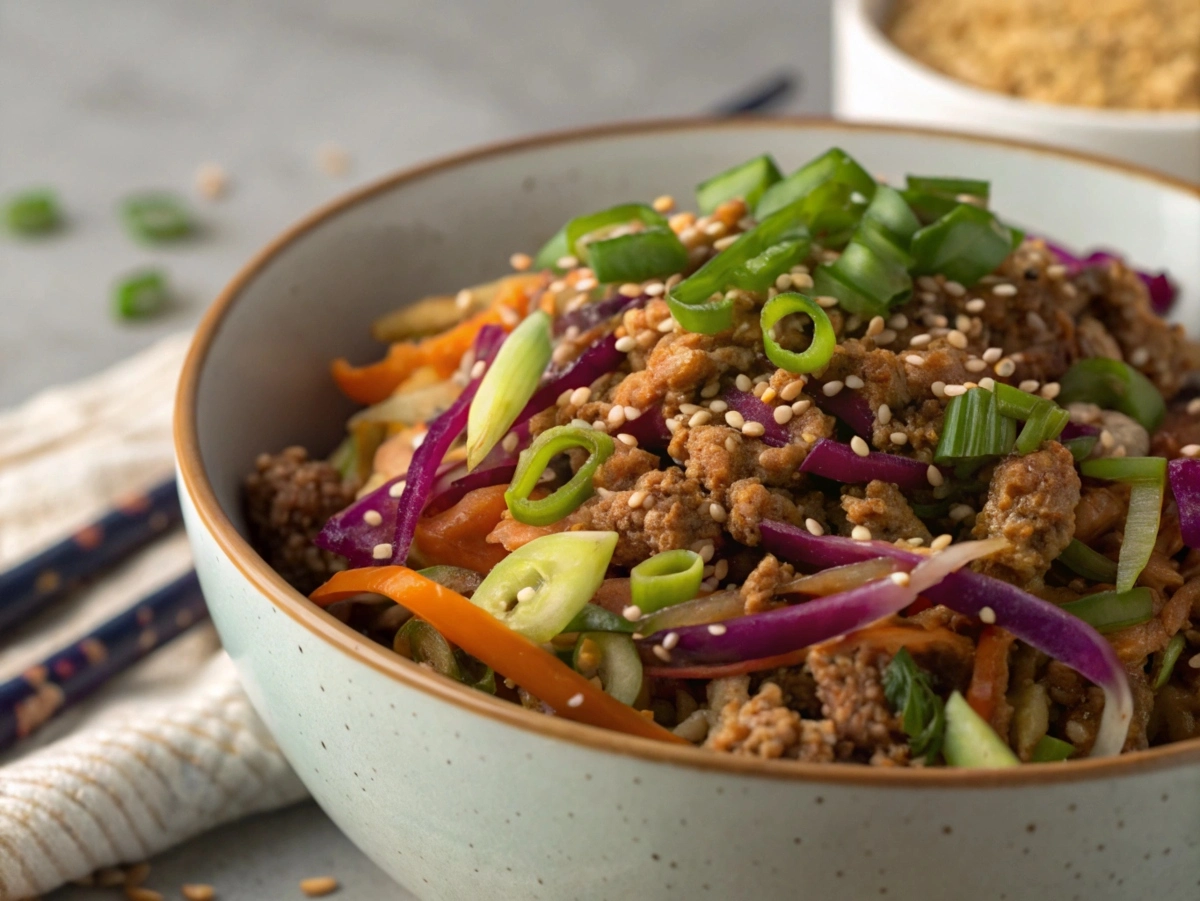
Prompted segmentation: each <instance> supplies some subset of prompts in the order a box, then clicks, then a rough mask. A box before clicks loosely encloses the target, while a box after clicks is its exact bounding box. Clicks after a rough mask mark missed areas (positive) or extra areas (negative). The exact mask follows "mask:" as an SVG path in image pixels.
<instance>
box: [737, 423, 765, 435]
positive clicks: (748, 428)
mask: <svg viewBox="0 0 1200 901" xmlns="http://www.w3.org/2000/svg"><path fill="white" fill-rule="evenodd" d="M766 432H767V427H766V426H765V425H763V424H762V423H761V422H748V423H746V424H745V425H744V426H742V434H743V435H746V436H748V437H750V438H761V437H762V436H763V435H765V434H766Z"/></svg>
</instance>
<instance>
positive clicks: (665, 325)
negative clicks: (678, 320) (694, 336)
mask: <svg viewBox="0 0 1200 901" xmlns="http://www.w3.org/2000/svg"><path fill="white" fill-rule="evenodd" d="M656 327H657V328H658V331H659V333H660V334H663V335H665V334H666V333H667V332H673V331H674V330H675V320H674V319H672V318H671V317H670V316H668V317H667V318H666V319H664V320H663V321H662V322H660V323H659V324H658V325H657V326H656Z"/></svg>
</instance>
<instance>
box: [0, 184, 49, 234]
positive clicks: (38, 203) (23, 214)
mask: <svg viewBox="0 0 1200 901" xmlns="http://www.w3.org/2000/svg"><path fill="white" fill-rule="evenodd" d="M4 218H5V220H6V221H7V222H8V227H9V229H10V230H11V231H12V232H13V234H16V235H20V236H21V237H24V238H29V237H34V236H37V235H45V234H49V233H50V232H52V231H57V230H58V229H59V228H60V227H61V226H62V210H61V209H60V208H59V205H58V198H57V197H56V196H55V194H54V192H53V191H51V190H50V189H49V188H31V189H30V190H27V191H21V192H20V193H18V194H14V195H13V196H12V197H10V198H9V199H8V203H7V206H6V207H5V211H4Z"/></svg>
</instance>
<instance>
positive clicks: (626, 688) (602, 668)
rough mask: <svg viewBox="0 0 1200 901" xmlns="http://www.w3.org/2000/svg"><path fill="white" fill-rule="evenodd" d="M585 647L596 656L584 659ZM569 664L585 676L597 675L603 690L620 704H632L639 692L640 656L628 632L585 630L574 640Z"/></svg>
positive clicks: (586, 656) (640, 691) (640, 679)
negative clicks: (573, 651)
mask: <svg viewBox="0 0 1200 901" xmlns="http://www.w3.org/2000/svg"><path fill="white" fill-rule="evenodd" d="M587 650H593V651H594V653H595V654H596V655H597V659H596V660H594V661H593V660H589V659H587V658H588V657H590V655H588V654H586V653H585V652H586V651H587ZM572 665H573V666H574V668H575V669H576V670H577V671H578V672H580V673H583V675H585V676H587V677H588V678H591V677H592V676H599V677H600V684H601V685H602V686H603V687H604V691H605V692H606V693H607V694H610V695H612V696H613V697H614V698H616V699H617V700H618V701H620V702H621V703H622V704H629V705H632V704H633V702H634V701H636V700H637V699H638V695H640V694H641V693H642V678H643V671H642V658H641V657H640V656H638V651H637V646H636V645H634V643H633V639H632V638H630V637H629V636H628V635H621V634H619V633H617V632H584V633H583V634H582V635H580V636H579V640H578V641H577V642H576V643H575V653H574V655H573V657H572Z"/></svg>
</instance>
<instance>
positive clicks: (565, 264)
mask: <svg viewBox="0 0 1200 901" xmlns="http://www.w3.org/2000/svg"><path fill="white" fill-rule="evenodd" d="M554 265H555V266H556V267H557V268H559V269H574V268H575V267H576V266H578V265H579V260H577V259H575V257H573V256H571V255H570V254H568V255H567V256H565V257H559V258H558V259H557V260H555V261H554Z"/></svg>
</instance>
